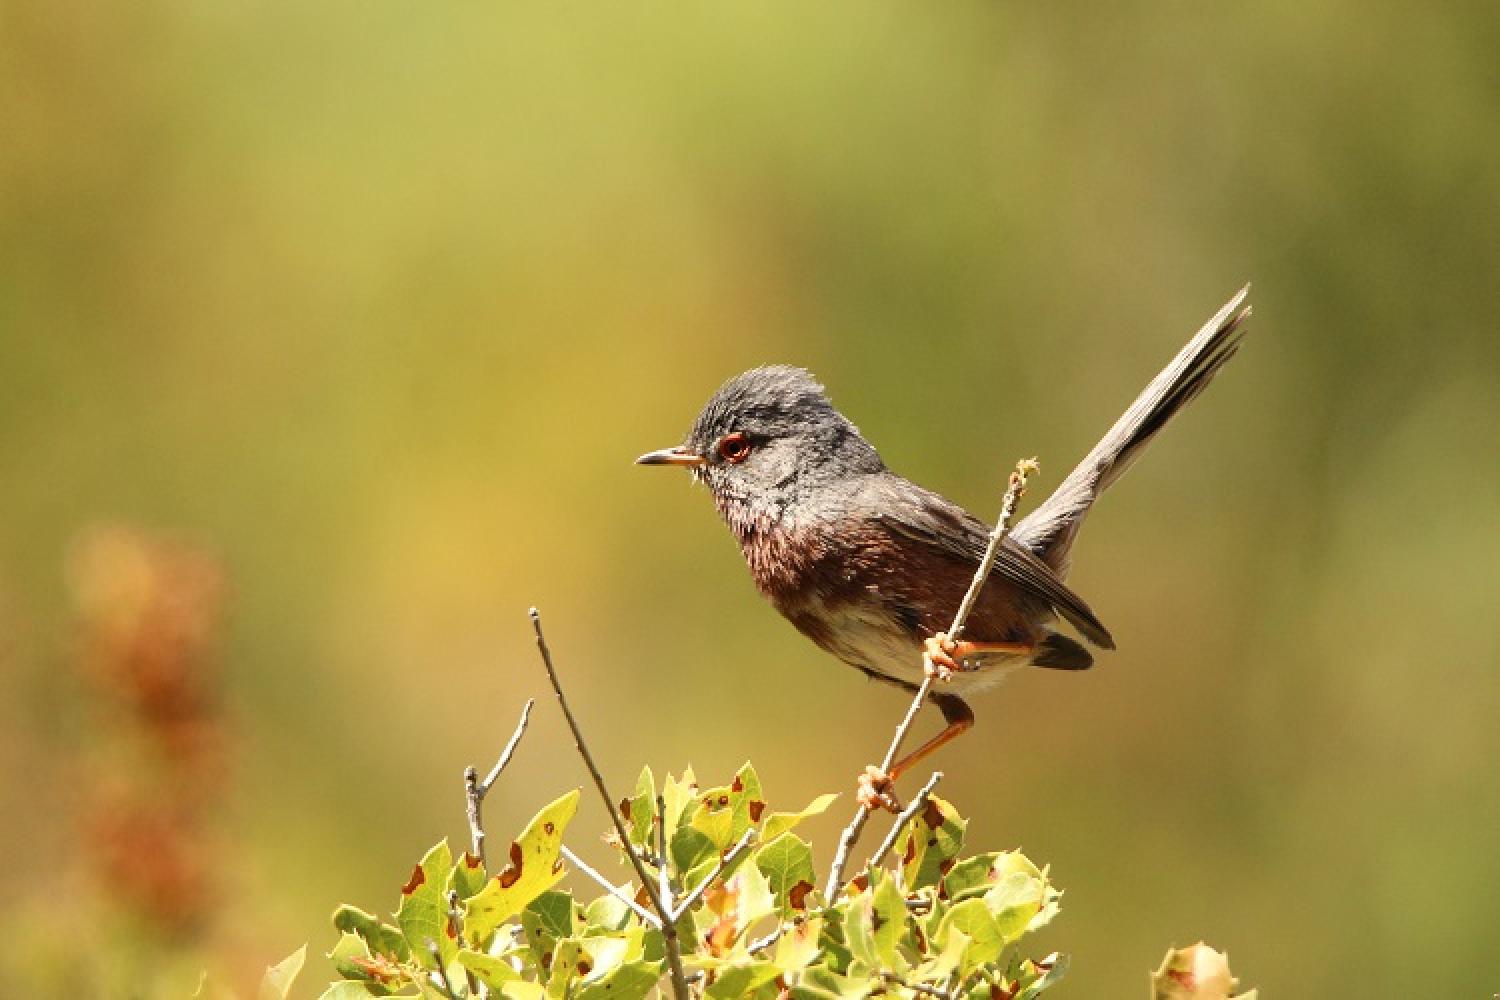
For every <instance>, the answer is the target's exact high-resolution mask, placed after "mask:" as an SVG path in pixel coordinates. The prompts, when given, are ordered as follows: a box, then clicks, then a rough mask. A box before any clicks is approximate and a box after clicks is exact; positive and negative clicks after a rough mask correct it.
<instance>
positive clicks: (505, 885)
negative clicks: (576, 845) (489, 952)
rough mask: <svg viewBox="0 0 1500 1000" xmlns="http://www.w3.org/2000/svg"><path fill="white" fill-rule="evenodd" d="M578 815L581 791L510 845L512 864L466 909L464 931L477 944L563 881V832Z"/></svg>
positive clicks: (538, 818) (555, 804) (538, 816)
mask: <svg viewBox="0 0 1500 1000" xmlns="http://www.w3.org/2000/svg"><path fill="white" fill-rule="evenodd" d="M577 811H578V790H577V789H576V788H575V789H574V790H573V791H571V792H569V793H568V794H566V795H564V796H563V797H562V798H560V799H558V800H557V801H555V802H553V803H551V804H550V805H548V806H546V807H545V808H543V809H542V811H541V812H539V813H537V814H536V816H534V817H533V818H532V820H531V822H530V823H528V824H527V825H526V829H525V830H523V831H522V832H521V836H520V837H518V838H516V839H515V840H514V841H512V842H511V845H510V849H509V851H508V852H507V853H506V859H507V863H506V866H505V867H504V868H503V869H501V870H500V871H499V872H498V873H497V874H495V875H494V876H492V877H491V878H490V879H489V881H488V882H486V883H485V885H484V888H483V889H481V890H479V891H478V892H477V893H475V894H474V895H473V896H470V897H469V899H468V901H467V902H466V903H465V905H464V933H465V935H466V936H467V937H468V939H469V940H470V941H471V942H473V943H474V944H477V945H482V944H483V943H484V941H485V940H486V939H487V938H488V937H489V936H490V935H491V934H492V933H494V931H495V928H497V927H499V926H500V925H501V924H502V923H503V922H505V921H506V920H509V919H510V918H511V917H513V916H515V915H516V914H517V913H520V912H521V910H522V909H523V908H524V907H525V906H526V904H527V903H530V902H531V901H532V900H533V899H535V898H536V897H537V896H539V895H541V894H542V893H543V892H545V891H546V890H548V889H550V888H552V886H554V885H556V884H557V881H558V880H559V879H561V878H562V875H563V867H562V861H561V851H562V838H563V832H564V831H565V830H566V829H567V827H568V823H569V821H570V820H572V818H573V814H574V813H576V812H577Z"/></svg>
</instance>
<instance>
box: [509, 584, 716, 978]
mask: <svg viewBox="0 0 1500 1000" xmlns="http://www.w3.org/2000/svg"><path fill="white" fill-rule="evenodd" d="M531 629H532V631H533V632H535V633H536V648H537V651H538V652H539V653H541V654H542V666H544V667H546V669H547V679H548V680H549V681H551V682H552V691H553V693H555V694H556V695H557V703H558V705H559V706H561V708H562V713H563V718H564V719H566V720H567V722H568V728H569V729H571V730H572V731H573V745H574V746H576V747H577V748H578V755H579V756H580V757H582V758H583V763H584V766H585V767H587V768H588V771H589V776H590V777H592V778H593V779H594V787H595V788H597V789H598V790H599V797H600V798H601V799H603V800H604V810H605V812H607V813H609V818H610V822H612V823H613V824H614V826H615V833H617V834H618V835H619V837H620V843H621V844H623V845H625V848H626V851H625V853H626V856H627V857H629V858H630V864H631V865H632V867H634V868H635V874H636V877H637V878H639V879H640V880H641V886H642V888H644V889H645V890H646V895H647V896H649V897H650V898H651V906H652V908H653V909H655V910H656V912H657V914H658V915H660V917H661V922H662V928H661V936H662V943H663V945H664V950H665V951H666V953H667V965H668V966H669V967H670V969H671V972H672V994H673V996H675V997H676V998H677V1000H689V992H688V985H687V980H686V979H685V978H683V970H682V942H681V941H680V940H679V939H678V936H677V925H676V923H675V922H673V920H672V911H671V910H669V909H668V908H667V905H666V902H665V901H664V900H663V899H662V896H661V893H660V892H658V891H657V889H656V886H655V884H654V883H653V882H652V881H651V878H650V876H648V875H647V874H646V869H645V866H644V865H642V864H641V859H640V858H638V857H636V854H635V852H634V851H632V850H630V849H629V848H630V834H629V832H628V831H626V829H625V824H624V823H623V822H622V821H621V820H620V811H619V810H618V809H617V808H616V807H615V800H614V799H613V798H611V797H610V794H609V789H608V788H606V787H605V785H604V776H603V775H601V774H600V773H599V766H598V765H597V764H595V763H594V755H593V754H591V753H589V748H588V744H587V743H586V742H584V739H583V730H581V729H579V728H578V720H577V719H575V718H574V717H573V709H572V708H570V707H569V706H568V699H567V697H566V696H565V695H564V694H563V689H562V682H560V681H559V680H558V679H557V668H556V667H554V666H553V665H552V651H551V650H550V649H548V648H547V637H546V636H545V635H543V634H542V615H541V612H539V611H537V609H536V608H532V609H531ZM662 867H663V870H665V867H666V859H665V858H663V859H662Z"/></svg>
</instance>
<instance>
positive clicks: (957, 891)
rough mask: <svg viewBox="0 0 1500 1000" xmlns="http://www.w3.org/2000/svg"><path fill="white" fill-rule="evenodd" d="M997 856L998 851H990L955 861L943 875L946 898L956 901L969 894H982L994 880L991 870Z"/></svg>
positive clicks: (967, 896) (998, 856) (998, 855)
mask: <svg viewBox="0 0 1500 1000" xmlns="http://www.w3.org/2000/svg"><path fill="white" fill-rule="evenodd" d="M999 858H1000V853H999V852H998V851H990V852H988V853H985V854H976V855H974V856H973V857H972V858H964V859H963V860H962V861H959V862H957V863H955V864H954V865H953V867H952V868H950V869H949V870H948V874H946V875H944V876H943V889H944V890H945V891H946V892H947V893H948V898H949V899H950V900H951V901H953V902H955V903H958V902H962V901H963V900H965V899H967V898H969V897H970V896H978V895H983V894H984V893H985V892H986V891H987V890H988V889H989V887H990V886H991V885H993V884H994V882H995V879H994V876H993V870H994V867H995V862H996V861H997V860H999Z"/></svg>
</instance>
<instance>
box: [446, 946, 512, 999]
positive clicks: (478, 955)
mask: <svg viewBox="0 0 1500 1000" xmlns="http://www.w3.org/2000/svg"><path fill="white" fill-rule="evenodd" d="M458 964H459V965H462V966H463V967H464V968H465V969H467V970H468V971H469V972H470V973H472V974H473V975H474V977H475V978H476V979H478V980H479V981H480V982H481V983H484V984H485V985H486V986H488V987H489V988H490V989H492V990H498V989H500V988H501V987H503V986H505V985H506V984H507V983H511V982H514V981H515V980H517V979H519V978H521V977H520V974H519V973H517V972H516V970H515V969H513V968H511V966H510V963H509V962H507V961H505V959H503V958H496V957H495V956H494V955H486V954H484V953H483V952H478V951H473V950H472V949H469V948H460V949H459V950H458Z"/></svg>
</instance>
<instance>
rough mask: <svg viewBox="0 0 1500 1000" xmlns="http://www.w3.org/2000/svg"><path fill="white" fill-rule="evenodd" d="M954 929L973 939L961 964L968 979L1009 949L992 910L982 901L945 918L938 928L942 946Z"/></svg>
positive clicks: (973, 901)
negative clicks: (1005, 949)
mask: <svg viewBox="0 0 1500 1000" xmlns="http://www.w3.org/2000/svg"><path fill="white" fill-rule="evenodd" d="M953 930H958V931H962V932H963V933H964V934H965V935H967V936H968V938H969V942H968V945H967V947H965V948H964V955H963V960H962V961H961V962H960V965H959V969H960V971H961V973H962V974H963V975H965V976H967V975H968V974H969V973H971V972H973V971H974V970H975V969H976V968H978V967H979V966H981V965H988V964H989V963H991V962H993V961H995V960H996V959H997V958H999V957H1000V951H1001V949H1002V948H1004V947H1005V940H1004V938H1002V937H1001V935H1000V928H999V927H997V926H996V925H995V918H994V917H993V916H992V915H991V914H990V911H989V908H988V907H987V906H985V905H984V900H982V899H966V900H964V901H963V902H962V903H959V904H958V905H957V906H955V907H953V908H952V909H951V910H949V911H948V912H947V914H945V915H944V916H943V919H942V922H941V923H940V924H939V925H938V933H937V939H938V941H939V947H941V946H942V943H943V942H945V940H946V937H947V935H948V934H949V933H950V932H951V931H953Z"/></svg>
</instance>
